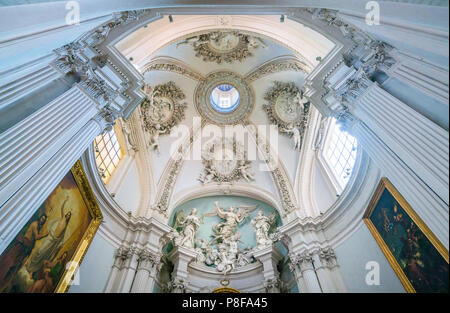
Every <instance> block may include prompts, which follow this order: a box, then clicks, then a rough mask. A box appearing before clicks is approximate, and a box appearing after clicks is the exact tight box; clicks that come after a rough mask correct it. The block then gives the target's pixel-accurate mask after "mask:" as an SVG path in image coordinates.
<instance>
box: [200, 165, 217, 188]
mask: <svg viewBox="0 0 450 313" xmlns="http://www.w3.org/2000/svg"><path fill="white" fill-rule="evenodd" d="M216 176H217V172H216V170H215V169H214V168H213V167H212V166H206V167H205V174H203V173H202V174H200V177H199V178H198V181H200V182H201V183H202V184H206V183H209V182H211V181H212V180H213V179H214V177H216Z"/></svg>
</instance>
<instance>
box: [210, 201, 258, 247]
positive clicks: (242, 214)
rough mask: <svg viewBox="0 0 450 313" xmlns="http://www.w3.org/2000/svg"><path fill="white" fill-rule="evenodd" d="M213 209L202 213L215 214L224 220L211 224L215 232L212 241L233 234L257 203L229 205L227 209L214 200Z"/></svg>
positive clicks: (220, 239) (220, 240)
mask: <svg viewBox="0 0 450 313" xmlns="http://www.w3.org/2000/svg"><path fill="white" fill-rule="evenodd" d="M214 205H215V209H214V210H213V211H212V212H209V213H206V214H203V215H202V218H203V217H204V216H215V215H218V216H219V217H220V218H222V219H224V220H225V222H221V223H218V224H215V225H213V231H214V233H215V235H214V239H213V240H212V241H219V242H222V241H223V240H224V239H227V238H230V237H231V236H233V235H234V234H235V231H236V228H237V226H238V225H239V224H240V223H241V222H242V221H244V219H245V218H246V217H248V216H249V215H250V213H251V212H252V211H253V210H255V209H256V208H257V207H258V205H252V206H243V205H240V206H238V207H237V210H236V209H235V207H233V206H230V207H229V209H228V210H226V209H224V208H222V207H220V206H219V202H218V201H216V202H214Z"/></svg>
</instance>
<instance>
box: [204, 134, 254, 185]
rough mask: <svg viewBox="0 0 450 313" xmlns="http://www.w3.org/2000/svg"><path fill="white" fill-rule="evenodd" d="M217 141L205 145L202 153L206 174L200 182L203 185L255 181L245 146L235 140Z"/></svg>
mask: <svg viewBox="0 0 450 313" xmlns="http://www.w3.org/2000/svg"><path fill="white" fill-rule="evenodd" d="M225 142H226V144H225V145H223V144H222V140H221V139H220V140H216V141H213V142H210V143H207V144H205V146H204V147H203V151H202V162H203V165H204V173H202V174H200V177H199V178H198V180H199V181H200V182H201V183H202V184H206V183H209V182H212V181H214V182H218V183H222V182H234V181H238V180H240V179H245V180H246V181H247V182H250V181H253V180H254V177H253V173H252V171H251V162H250V161H249V160H247V154H246V153H245V149H244V145H243V144H242V143H237V142H235V141H233V140H231V139H230V140H228V141H227V140H225Z"/></svg>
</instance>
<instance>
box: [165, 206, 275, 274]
mask: <svg viewBox="0 0 450 313" xmlns="http://www.w3.org/2000/svg"><path fill="white" fill-rule="evenodd" d="M214 206H215V207H214V209H213V210H212V211H211V212H208V213H204V214H202V215H201V216H198V215H197V214H198V210H197V209H196V208H193V209H192V210H191V212H190V213H189V215H187V216H186V215H185V213H184V211H182V210H181V211H179V212H178V213H177V215H176V216H175V224H174V230H173V231H172V239H173V243H174V245H175V246H181V247H185V248H188V249H192V250H194V251H196V252H197V258H196V262H197V263H199V264H206V265H208V266H214V267H215V268H216V269H217V271H219V272H222V273H224V274H225V275H226V274H228V273H229V272H231V271H232V270H233V269H235V268H238V267H242V266H245V265H247V264H249V263H252V262H254V258H253V255H252V254H253V252H254V251H255V250H259V249H263V248H265V247H268V246H271V245H272V243H273V242H274V241H275V237H274V234H273V232H272V229H273V228H274V226H275V225H276V215H275V214H271V215H270V216H265V215H264V212H263V211H262V210H259V211H258V214H257V216H256V217H254V218H253V219H252V220H251V225H252V226H253V228H254V230H255V236H256V246H255V247H254V248H252V247H246V248H245V249H241V248H239V243H241V241H240V238H241V235H242V234H241V232H239V231H237V229H238V226H239V225H240V224H241V223H243V222H244V220H245V219H247V218H249V217H250V214H251V212H253V211H254V210H255V209H256V208H257V207H258V205H253V206H243V205H240V206H237V207H233V206H230V207H229V208H228V209H226V208H223V207H220V206H219V203H218V202H217V201H216V202H214ZM213 216H219V217H220V218H221V219H222V221H221V222H219V223H217V224H214V225H213V226H212V231H213V234H212V235H211V237H212V238H211V240H209V241H208V240H206V239H203V238H201V239H197V240H196V233H197V231H198V229H199V227H200V225H201V224H203V219H204V218H205V217H213Z"/></svg>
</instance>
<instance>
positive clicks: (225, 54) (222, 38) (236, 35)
mask: <svg viewBox="0 0 450 313" xmlns="http://www.w3.org/2000/svg"><path fill="white" fill-rule="evenodd" d="M182 44H190V45H191V46H192V47H193V48H194V51H195V52H196V54H195V56H197V57H201V58H202V59H203V61H205V62H216V63H217V64H221V63H223V62H226V63H233V62H234V61H240V62H242V61H243V60H245V59H246V58H248V57H251V56H252V55H253V54H252V52H251V51H252V50H256V49H258V48H259V47H260V46H262V47H264V48H265V47H267V45H266V44H265V43H264V41H263V40H262V39H261V38H259V37H254V36H250V35H246V34H243V33H240V32H238V31H214V32H210V33H206V34H202V35H198V36H193V37H189V38H187V39H185V40H184V41H182V42H179V43H178V44H177V46H179V45H182Z"/></svg>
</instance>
